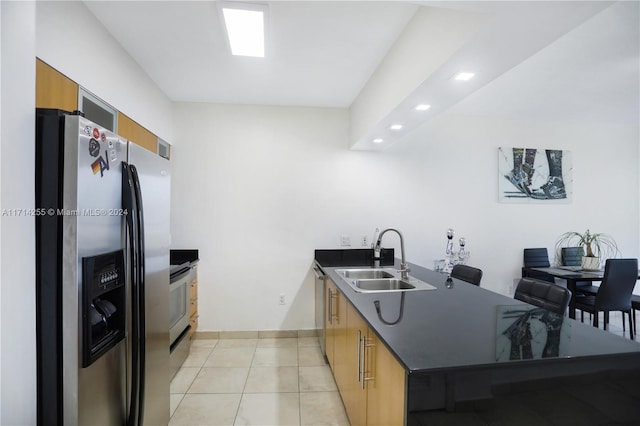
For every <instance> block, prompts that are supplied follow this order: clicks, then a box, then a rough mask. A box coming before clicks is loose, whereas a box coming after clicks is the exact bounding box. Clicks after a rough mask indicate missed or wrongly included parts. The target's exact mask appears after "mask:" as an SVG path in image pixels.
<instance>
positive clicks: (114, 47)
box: [36, 1, 174, 144]
mask: <svg viewBox="0 0 640 426" xmlns="http://www.w3.org/2000/svg"><path fill="white" fill-rule="evenodd" d="M149 19H153V17H149ZM36 22H37V30H36V55H37V56H38V57H39V58H40V59H42V60H43V61H44V62H46V63H48V64H49V65H51V66H52V67H54V68H55V69H57V70H58V71H60V72H61V73H63V74H65V75H66V76H67V77H69V78H71V79H72V80H74V81H75V82H76V83H78V84H80V85H81V86H83V87H84V88H86V89H87V90H89V91H90V92H92V93H93V94H95V95H96V96H98V97H99V98H102V99H103V100H104V101H106V102H107V103H109V104H110V105H112V106H113V107H115V108H116V109H118V110H119V111H122V112H123V113H125V114H126V115H128V116H129V117H130V118H132V119H134V120H135V121H137V122H138V123H140V124H141V125H142V126H144V127H146V128H147V129H149V130H150V131H152V132H153V133H155V134H156V135H157V136H160V137H161V138H162V139H164V140H166V141H168V142H169V143H171V144H173V143H174V137H173V120H172V116H171V102H170V101H169V99H168V98H167V97H166V95H165V94H164V93H163V92H161V91H160V89H159V88H158V87H157V86H156V85H155V83H154V82H153V81H152V80H151V79H150V78H149V76H148V75H147V74H146V73H144V71H142V69H141V68H140V66H139V65H138V64H137V63H136V62H135V61H134V60H133V59H132V58H131V57H130V56H129V54H128V53H127V52H126V51H125V50H124V49H123V48H122V46H120V44H118V43H117V42H116V40H115V39H114V38H113V37H112V36H111V35H110V34H109V33H108V32H107V31H106V29H105V28H104V27H103V25H102V23H101V22H100V21H98V20H97V19H96V17H95V16H94V15H93V14H92V13H91V12H90V11H89V10H88V9H87V7H86V6H85V5H84V4H83V3H82V2H80V1H39V2H37V4H36Z"/></svg>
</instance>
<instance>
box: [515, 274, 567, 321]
mask: <svg viewBox="0 0 640 426" xmlns="http://www.w3.org/2000/svg"><path fill="white" fill-rule="evenodd" d="M513 298H514V299H517V300H521V301H523V302H527V303H529V304H530V305H534V306H538V307H540V308H543V309H546V310H548V311H551V312H554V313H556V314H559V315H564V313H565V312H566V311H567V306H569V301H570V300H571V291H570V290H569V289H568V288H566V287H560V286H557V285H555V284H552V283H550V282H548V281H541V280H537V279H534V278H522V279H521V280H520V282H519V283H518V286H517V287H516V292H515V294H514V295H513Z"/></svg>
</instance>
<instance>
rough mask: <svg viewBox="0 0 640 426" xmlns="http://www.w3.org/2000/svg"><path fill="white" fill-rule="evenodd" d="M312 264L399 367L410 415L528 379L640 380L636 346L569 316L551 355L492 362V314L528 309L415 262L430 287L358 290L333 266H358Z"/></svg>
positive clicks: (495, 328)
mask: <svg viewBox="0 0 640 426" xmlns="http://www.w3.org/2000/svg"><path fill="white" fill-rule="evenodd" d="M316 261H317V263H318V264H319V265H320V266H321V267H322V269H323V270H324V272H325V273H326V275H327V277H328V278H329V279H331V281H333V282H334V283H335V285H336V287H337V288H338V289H339V290H340V291H341V293H343V294H344V296H345V297H346V299H347V300H348V301H349V302H350V303H351V304H352V305H353V307H354V308H355V309H356V310H357V311H358V312H359V313H360V315H361V316H362V317H363V319H364V320H365V321H366V322H367V323H368V325H369V326H370V328H371V329H372V330H373V331H374V332H375V334H376V335H377V336H378V337H379V338H380V340H381V341H382V342H384V343H385V345H386V346H387V347H388V349H389V350H390V351H391V352H392V353H393V355H394V356H395V358H396V359H397V361H398V362H399V363H400V364H401V365H402V366H403V367H404V369H405V371H406V373H407V410H408V411H409V412H411V411H420V410H429V409H438V408H445V407H446V408H448V409H454V408H455V405H456V403H458V402H462V401H467V400H476V399H486V398H491V397H492V396H493V394H494V393H495V391H496V390H497V389H510V387H513V386H514V385H516V384H522V383H528V382H533V381H538V383H540V381H541V380H550V381H553V380H555V382H554V383H558V380H562V381H563V382H562V383H563V384H566V383H567V382H566V381H567V380H569V382H568V383H571V382H570V381H571V380H573V379H574V378H578V377H581V378H582V379H584V378H585V377H592V376H597V375H607V377H611V376H612V375H613V376H617V375H620V374H624V375H640V344H638V343H637V342H634V341H631V340H630V339H628V338H622V337H620V336H617V335H614V334H612V333H609V332H606V331H603V330H600V329H596V328H594V327H592V326H591V325H588V324H582V323H580V322H578V321H574V320H570V319H569V318H564V320H563V321H565V326H564V327H565V329H564V330H565V332H564V334H563V340H562V341H561V345H560V348H561V349H560V353H559V356H558V357H551V358H540V357H538V358H534V359H525V360H511V361H510V360H508V358H509V357H508V356H507V360H506V361H498V358H500V359H504V356H500V355H501V354H499V353H498V352H499V351H501V349H500V345H498V343H497V339H498V338H499V337H501V336H500V335H501V334H502V333H503V331H504V323H500V324H499V320H498V317H499V316H500V314H499V313H498V312H499V311H501V312H502V311H505V310H512V309H513V310H515V311H518V310H521V308H530V305H527V304H524V303H522V302H520V301H517V300H514V299H512V298H509V297H506V296H503V295H501V294H498V293H494V292H492V291H489V290H486V289H483V288H481V287H477V286H474V285H471V284H468V283H466V282H463V281H460V280H457V279H453V280H452V281H451V282H450V283H447V275H446V274H443V273H439V272H435V271H432V270H429V269H426V268H423V267H420V266H418V265H414V264H409V266H410V268H411V272H410V273H409V274H410V276H412V277H415V278H417V279H419V280H422V281H424V282H426V283H428V284H431V285H432V286H434V287H435V288H436V289H435V290H420V291H404V292H395V291H394V292H382V293H380V292H378V293H360V292H356V291H355V290H354V289H353V288H352V287H351V286H350V285H349V284H348V283H346V282H345V281H344V280H343V279H342V278H341V277H340V276H339V275H338V273H337V272H336V269H340V268H345V267H359V268H361V267H363V266H362V264H360V265H340V266H337V265H335V264H333V265H332V266H326V265H324V264H323V261H322V259H321V258H320V259H319V258H318V256H316ZM394 267H395V268H396V269H397V268H398V267H399V262H398V261H397V260H396V263H395V265H394ZM376 301H378V302H379V307H380V314H378V312H377V311H376V306H375V304H374V302H376ZM534 337H535V336H534ZM506 350H508V348H507V349H506ZM502 355H504V354H502Z"/></svg>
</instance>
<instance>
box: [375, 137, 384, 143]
mask: <svg viewBox="0 0 640 426" xmlns="http://www.w3.org/2000/svg"><path fill="white" fill-rule="evenodd" d="M382 142H384V139H380V138H375V139H374V140H373V143H382Z"/></svg>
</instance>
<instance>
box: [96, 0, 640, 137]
mask: <svg viewBox="0 0 640 426" xmlns="http://www.w3.org/2000/svg"><path fill="white" fill-rule="evenodd" d="M260 3H267V4H268V5H269V16H268V34H267V35H268V42H267V43H268V44H267V57H266V58H264V59H259V58H247V57H233V56H231V55H230V54H229V53H228V49H227V46H226V42H225V38H224V35H223V33H222V28H221V25H220V20H219V17H218V12H217V9H216V5H215V2H212V1H193V2H192V1H158V2H153V1H86V2H85V4H86V6H87V7H88V8H89V10H91V12H92V13H93V14H94V15H95V16H96V17H97V18H98V19H99V20H100V21H101V22H102V23H103V24H104V26H105V27H106V29H107V30H108V31H109V32H110V33H111V34H112V35H113V37H114V38H115V39H116V40H117V41H118V42H119V43H120V44H121V45H122V46H123V47H124V49H125V50H126V51H127V52H128V53H129V54H130V55H131V56H132V57H133V58H134V59H135V60H136V61H137V62H138V64H140V66H141V67H142V68H143V69H144V70H145V71H146V73H147V74H148V75H149V76H150V77H151V79H153V81H154V82H155V83H156V84H157V85H158V87H159V88H160V89H161V90H162V91H163V92H164V93H165V94H166V95H167V96H168V97H169V98H170V99H171V100H174V101H189V102H220V103H245V104H264V105H301V106H321V107H341V108H346V107H349V106H350V105H351V104H352V102H353V101H354V99H355V98H356V97H357V95H358V94H359V93H360V91H361V89H362V88H363V87H364V85H365V84H366V82H367V81H368V80H369V78H370V77H371V75H372V74H373V73H374V71H375V70H376V68H377V67H378V65H379V64H380V62H381V61H382V60H383V59H384V57H385V55H386V54H387V53H388V52H389V50H390V49H391V48H392V46H393V44H394V42H395V41H396V39H397V38H398V36H399V35H400V34H401V33H402V31H403V29H404V27H405V26H406V25H407V23H408V22H409V21H410V20H411V18H412V17H413V15H414V14H415V12H416V10H417V9H418V8H419V7H422V6H426V7H446V8H452V9H461V10H464V11H466V12H472V13H478V14H482V15H483V17H485V18H487V19H486V22H488V23H490V26H491V27H490V28H484V30H483V31H484V32H480V34H479V36H478V37H476V38H475V39H470V40H469V41H468V42H467V43H466V44H465V45H464V47H463V49H461V50H460V51H459V52H458V53H457V55H458V58H459V57H461V55H466V57H472V58H479V59H482V58H485V59H486V58H487V57H489V56H488V54H490V55H492V56H491V57H493V58H496V60H495V61H492V64H491V65H485V66H486V68H491V73H490V78H487V77H485V78H484V79H483V78H482V77H480V78H478V79H477V81H476V83H474V84H475V86H474V87H473V90H468V91H467V92H465V93H462V92H461V94H460V95H459V96H458V98H456V99H452V100H451V102H449V105H447V106H446V108H443V109H442V111H443V110H445V109H449V110H453V111H455V112H458V113H464V114H496V115H503V116H515V117H540V118H546V117H553V118H555V119H564V118H569V119H580V118H581V117H582V118H586V119H589V120H593V119H597V120H605V121H614V122H625V123H633V124H636V125H637V124H638V115H639V114H640V109H639V106H638V102H639V98H640V95H639V93H638V92H639V90H640V89H639V86H638V80H639V78H640V77H639V75H640V64H639V61H640V46H639V39H640V35H639V33H638V32H639V27H640V23H639V17H638V14H639V8H638V2H635V1H634V2H620V3H615V4H614V3H595V2H549V3H540V2H478V1H471V2H455V1H440V2H429V1H413V2H406V1H388V2H385V1H373V2H367V1H352V2H346V1H268V2H263V1H261V2H260ZM545 4H546V5H548V6H549V7H550V8H553V7H559V8H562V13H561V14H558V13H555V12H554V13H549V12H547V16H544V14H540V16H541V17H542V18H541V19H542V21H541V22H540V23H539V24H534V25H531V23H528V24H527V29H526V31H524V30H522V29H521V27H522V26H523V25H525V23H526V22H527V19H538V17H537V16H536V17H531V16H532V15H530V13H531V11H532V10H535V11H537V12H536V13H539V12H540V10H541V8H544V7H545ZM561 4H562V5H561ZM612 4H613V6H611V5H612ZM571 8H575V10H576V14H574V13H572V12H571ZM586 9H588V11H587V12H585V10H586ZM578 12H579V13H578ZM577 15H580V16H582V18H579V19H576V18H575V16H577ZM565 16H566V18H565ZM563 20H564V22H562V21H563ZM500 31H502V33H500ZM508 31H513V32H514V33H517V32H518V31H520V34H519V35H518V36H517V37H515V36H514V37H513V40H509V32H508ZM527 34H530V37H528V36H527ZM483 37H484V38H483ZM505 38H506V39H507V41H505ZM483 40H486V42H485V41H483ZM496 40H500V41H501V44H500V46H499V49H498V50H497V48H496V43H495V41H496ZM532 40H535V42H534V41H532ZM496 51H498V52H500V57H498V56H495V55H496ZM503 58H511V59H510V61H502V59H503ZM456 60H457V59H456V58H455V55H454V56H452V60H451V61H450V63H453V62H455V61H456ZM500 61H502V62H503V63H501V64H498V62H500ZM445 65H446V64H445ZM440 71H444V66H443V69H441V70H440ZM437 74H438V72H436V73H434V75H437ZM487 75H489V74H487ZM426 77H427V76H426ZM425 82H426V83H428V85H426V86H425V87H428V88H430V90H432V91H433V92H434V93H437V92H438V91H439V89H440V88H438V87H436V86H434V85H437V84H438V82H437V80H435V79H433V78H431V79H427V80H425ZM434 109H435V108H434ZM442 111H438V112H442ZM433 112H434V113H435V111H433Z"/></svg>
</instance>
